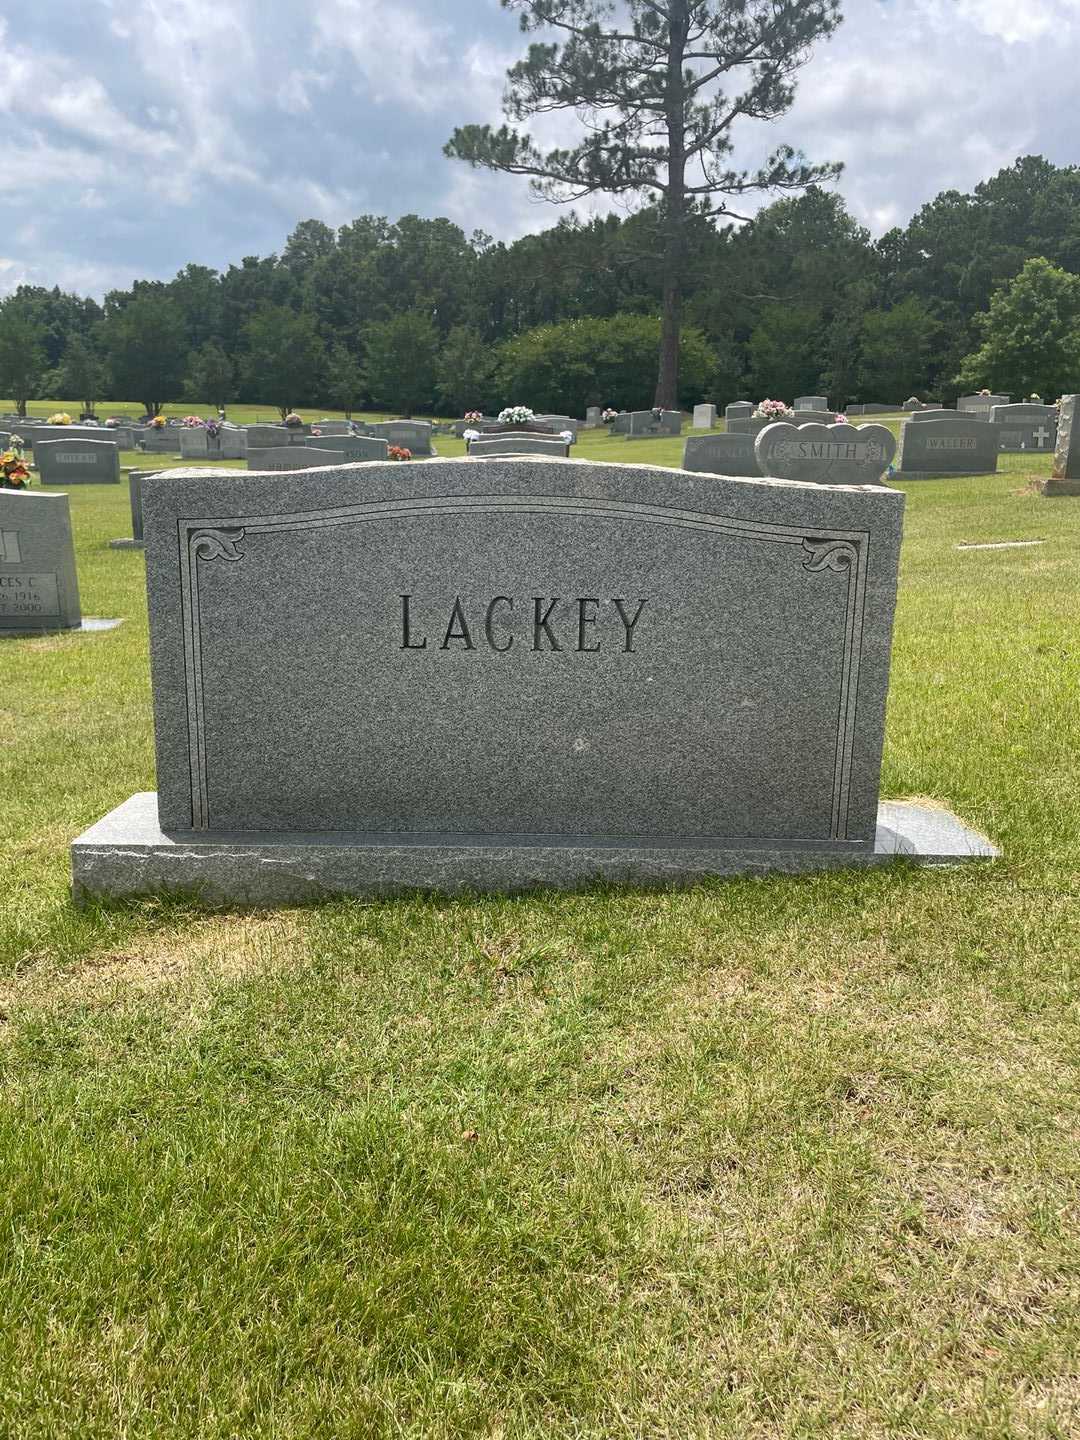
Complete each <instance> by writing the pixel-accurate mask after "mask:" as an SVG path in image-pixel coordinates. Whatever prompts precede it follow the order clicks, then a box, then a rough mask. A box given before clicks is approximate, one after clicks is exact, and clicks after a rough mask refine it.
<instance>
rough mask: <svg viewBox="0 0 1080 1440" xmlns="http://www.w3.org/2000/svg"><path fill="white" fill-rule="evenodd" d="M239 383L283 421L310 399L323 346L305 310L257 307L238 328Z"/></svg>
mask: <svg viewBox="0 0 1080 1440" xmlns="http://www.w3.org/2000/svg"><path fill="white" fill-rule="evenodd" d="M244 341H245V344H246V346H247V353H246V355H245V356H244V359H243V367H242V368H243V374H244V385H245V389H246V392H247V395H248V396H249V398H251V399H252V400H254V401H256V402H258V401H268V402H269V403H270V404H271V405H276V406H277V408H278V411H279V412H280V414H281V418H282V419H283V420H284V418H285V416H286V415H288V413H289V411H290V410H295V409H296V407H297V406H298V405H304V404H313V403H314V402H315V400H316V398H317V396H318V394H319V391H320V389H321V381H322V376H323V371H324V370H325V367H326V346H325V345H324V344H323V342H322V340H321V339H320V337H319V332H318V331H317V330H316V328H315V321H314V320H313V319H312V317H311V316H310V315H308V314H305V313H303V312H301V313H300V314H296V313H294V312H293V311H292V310H288V309H286V308H285V307H284V306H280V305H268V306H267V307H266V308H265V309H263V310H259V311H258V312H257V313H256V314H255V315H254V316H253V317H252V318H251V319H250V320H249V321H248V323H247V325H246V326H245V327H244Z"/></svg>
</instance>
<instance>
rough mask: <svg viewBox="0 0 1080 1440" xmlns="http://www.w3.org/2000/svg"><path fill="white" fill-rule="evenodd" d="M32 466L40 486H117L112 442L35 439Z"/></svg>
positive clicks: (115, 451)
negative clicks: (35, 467) (36, 473)
mask: <svg viewBox="0 0 1080 1440" xmlns="http://www.w3.org/2000/svg"><path fill="white" fill-rule="evenodd" d="M34 464H35V465H36V466H37V470H38V474H39V475H40V477H41V483H42V485H119V483H120V447H119V445H117V443H116V441H115V440H69V439H67V438H65V439H63V440H39V441H38V443H37V444H36V445H35V446H34Z"/></svg>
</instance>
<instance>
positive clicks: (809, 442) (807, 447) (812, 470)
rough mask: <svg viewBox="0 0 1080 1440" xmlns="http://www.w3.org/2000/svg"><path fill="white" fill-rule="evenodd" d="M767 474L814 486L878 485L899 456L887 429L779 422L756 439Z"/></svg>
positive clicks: (759, 457)
mask: <svg viewBox="0 0 1080 1440" xmlns="http://www.w3.org/2000/svg"><path fill="white" fill-rule="evenodd" d="M754 453H755V455H756V456H757V463H758V468H759V469H760V471H761V473H762V475H768V476H770V477H772V478H773V479H777V480H801V481H803V482H804V483H809V484H814V485H879V484H881V481H882V476H883V475H884V474H885V472H886V470H888V468H889V466H890V465H891V464H892V459H893V456H894V455H895V454H896V438H895V436H894V435H893V433H892V431H891V430H889V429H887V428H886V427H885V426H884V425H858V426H855V425H836V424H833V425H815V424H810V425H803V424H801V423H792V424H789V423H788V422H787V421H783V420H781V421H778V422H777V423H776V424H774V425H769V426H768V427H767V428H766V429H764V430H762V431H761V433H760V434H759V435H758V436H757V438H756V440H755V441H754Z"/></svg>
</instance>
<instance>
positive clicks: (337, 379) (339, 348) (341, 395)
mask: <svg viewBox="0 0 1080 1440" xmlns="http://www.w3.org/2000/svg"><path fill="white" fill-rule="evenodd" d="M323 389H324V392H325V394H326V398H327V399H328V400H329V402H330V404H331V405H332V406H333V408H334V409H335V410H340V411H341V412H342V414H343V415H344V416H345V418H346V419H347V420H351V419H352V413H353V411H354V410H355V409H357V408H358V406H359V404H360V400H361V397H362V396H363V393H364V372H363V370H362V369H361V367H360V362H359V360H357V358H356V356H355V355H354V354H353V353H352V351H351V350H348V349H346V347H345V346H344V345H340V344H339V345H335V346H333V347H332V349H331V351H330V359H329V362H328V364H327V369H326V384H325V386H324V387H323Z"/></svg>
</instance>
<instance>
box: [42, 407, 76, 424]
mask: <svg viewBox="0 0 1080 1440" xmlns="http://www.w3.org/2000/svg"><path fill="white" fill-rule="evenodd" d="M45 424H46V425H70V424H71V416H70V415H69V414H68V413H67V411H66V410H58V411H57V412H56V414H55V415H50V416H49V418H48V419H47V420H46V421H45Z"/></svg>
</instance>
